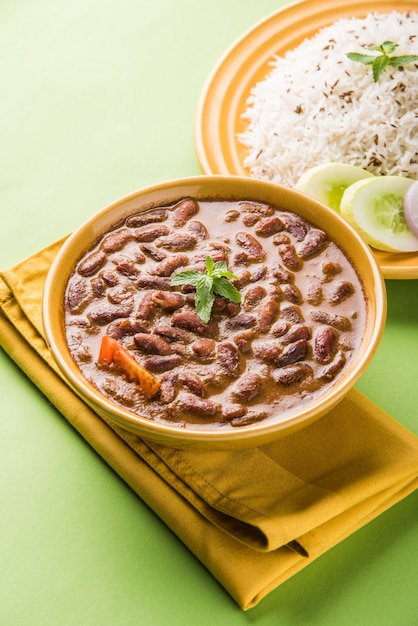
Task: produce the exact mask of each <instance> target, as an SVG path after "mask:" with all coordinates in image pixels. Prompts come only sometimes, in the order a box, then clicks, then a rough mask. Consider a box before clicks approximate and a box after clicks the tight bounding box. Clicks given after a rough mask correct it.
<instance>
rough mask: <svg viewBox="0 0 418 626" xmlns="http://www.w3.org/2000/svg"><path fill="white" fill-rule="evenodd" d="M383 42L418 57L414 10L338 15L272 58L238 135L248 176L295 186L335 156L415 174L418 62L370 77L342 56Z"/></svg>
mask: <svg viewBox="0 0 418 626" xmlns="http://www.w3.org/2000/svg"><path fill="white" fill-rule="evenodd" d="M385 41H391V42H396V43H397V44H398V47H397V49H396V54H397V55H408V54H417V53H418V13H412V12H409V13H399V12H397V11H392V12H390V13H385V14H378V13H370V14H368V15H367V16H366V17H365V18H343V19H340V20H338V21H336V22H335V23H334V24H333V25H331V26H327V27H324V28H322V29H321V30H320V31H318V33H317V34H316V35H315V36H314V37H312V38H310V39H306V40H305V41H303V42H302V43H301V44H300V45H299V46H298V47H297V48H295V49H293V50H290V51H288V52H287V53H286V54H285V55H284V56H283V57H276V58H274V59H273V60H272V70H271V71H270V73H269V74H268V76H267V77H266V78H265V79H264V80H263V81H261V82H259V83H258V84H257V85H255V87H254V88H253V90H252V92H251V95H250V98H249V100H248V102H247V109H246V111H245V112H244V114H243V118H244V120H245V121H246V122H247V124H248V126H247V129H246V130H245V132H243V133H242V134H241V135H239V140H240V142H241V143H243V144H244V145H245V146H246V147H247V148H248V153H247V156H246V159H245V163H244V164H245V166H246V167H247V168H249V170H250V172H251V175H252V176H254V177H256V178H263V179H267V180H271V181H274V182H277V183H281V184H284V185H288V186H290V187H292V186H294V185H295V183H296V182H297V180H298V179H299V177H300V176H301V175H302V174H303V172H304V171H305V170H307V169H308V168H310V167H313V166H315V165H319V164H320V163H326V162H330V161H339V162H343V163H348V164H351V165H357V166H359V167H362V168H364V169H367V170H368V171H370V172H372V173H374V174H386V175H400V176H409V177H411V178H418V63H411V64H409V65H405V66H404V67H400V68H387V69H386V70H385V72H384V73H383V74H382V75H381V76H380V78H379V80H378V81H376V82H374V80H373V76H372V71H371V69H370V66H368V65H363V64H361V63H355V62H353V61H351V60H349V59H348V58H347V53H350V52H359V53H369V54H370V52H369V51H368V50H367V46H370V45H380V44H381V43H383V42H385Z"/></svg>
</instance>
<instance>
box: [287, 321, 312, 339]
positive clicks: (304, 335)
mask: <svg viewBox="0 0 418 626" xmlns="http://www.w3.org/2000/svg"><path fill="white" fill-rule="evenodd" d="M310 336H311V332H310V330H309V328H308V327H307V326H305V325H304V324H299V325H298V326H293V327H292V328H290V329H289V332H288V333H286V335H284V336H282V338H281V342H282V344H289V343H294V342H295V341H300V340H301V339H309V338H310Z"/></svg>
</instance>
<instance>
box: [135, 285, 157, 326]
mask: <svg viewBox="0 0 418 626" xmlns="http://www.w3.org/2000/svg"><path fill="white" fill-rule="evenodd" d="M153 297H154V294H153V292H152V291H150V292H148V293H146V294H145V295H144V296H142V298H141V299H140V300H139V302H138V306H137V309H136V317H139V318H140V319H143V320H147V319H148V318H149V317H151V313H152V312H153V308H154V300H153Z"/></svg>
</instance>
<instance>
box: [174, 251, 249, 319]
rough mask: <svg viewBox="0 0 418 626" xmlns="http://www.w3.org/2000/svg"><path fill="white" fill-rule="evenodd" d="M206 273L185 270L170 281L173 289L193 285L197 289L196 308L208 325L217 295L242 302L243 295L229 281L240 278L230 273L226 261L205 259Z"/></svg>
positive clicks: (208, 257)
mask: <svg viewBox="0 0 418 626" xmlns="http://www.w3.org/2000/svg"><path fill="white" fill-rule="evenodd" d="M205 266H206V272H199V271H196V270H185V271H184V272H179V273H178V274H175V276H173V278H172V279H171V281H170V285H171V286H172V287H176V286H180V285H192V286H194V287H196V298H195V307H196V312H197V314H198V316H199V317H200V319H201V320H202V322H205V324H207V323H208V322H209V320H210V316H211V313H212V306H213V303H214V300H215V294H217V295H219V296H222V297H224V298H227V299H228V300H231V302H241V294H240V292H239V291H238V289H237V288H236V287H234V285H233V284H232V283H231V282H230V281H229V279H230V278H238V277H237V276H236V275H235V274H232V273H231V272H229V271H228V266H227V264H226V261H216V262H215V261H213V259H211V257H210V256H207V257H206V259H205Z"/></svg>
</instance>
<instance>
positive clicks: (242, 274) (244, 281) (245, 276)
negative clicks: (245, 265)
mask: <svg viewBox="0 0 418 626" xmlns="http://www.w3.org/2000/svg"><path fill="white" fill-rule="evenodd" d="M235 275H236V276H238V278H234V279H232V280H231V282H232V284H233V285H234V286H235V287H236V288H237V289H238V290H240V289H242V288H243V287H246V285H248V283H249V282H250V281H251V272H250V271H249V270H241V271H238V272H236V273H235Z"/></svg>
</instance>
